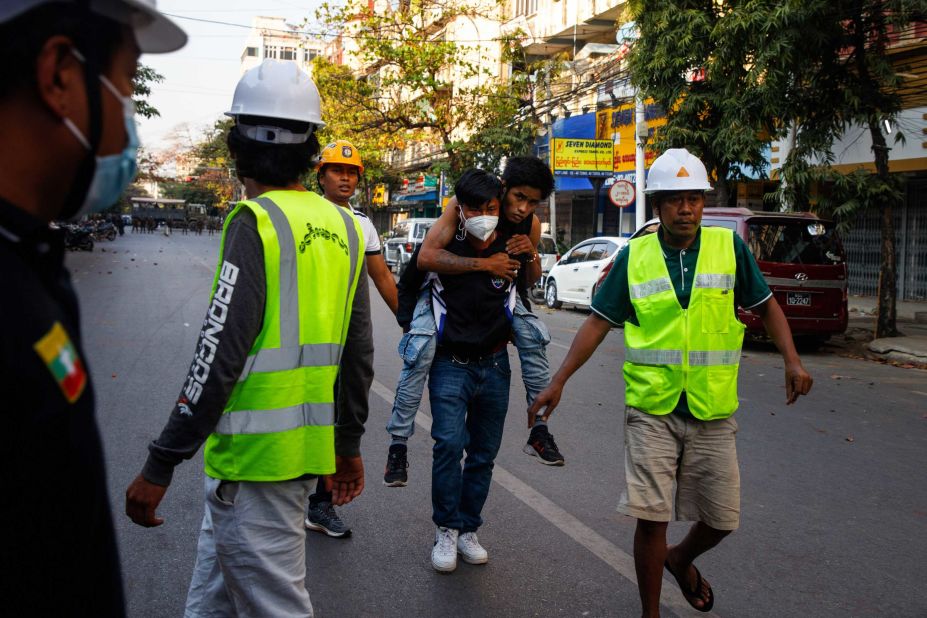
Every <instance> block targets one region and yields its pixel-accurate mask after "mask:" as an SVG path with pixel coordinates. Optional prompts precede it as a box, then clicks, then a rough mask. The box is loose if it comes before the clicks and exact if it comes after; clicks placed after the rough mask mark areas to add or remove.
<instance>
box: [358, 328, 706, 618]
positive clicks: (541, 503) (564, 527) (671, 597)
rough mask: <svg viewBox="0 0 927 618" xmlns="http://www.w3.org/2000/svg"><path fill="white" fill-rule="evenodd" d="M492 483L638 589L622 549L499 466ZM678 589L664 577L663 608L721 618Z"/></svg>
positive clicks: (376, 388) (385, 394)
mask: <svg viewBox="0 0 927 618" xmlns="http://www.w3.org/2000/svg"><path fill="white" fill-rule="evenodd" d="M551 343H553V342H551ZM370 390H372V391H373V392H374V393H376V394H377V395H379V396H380V397H381V398H382V399H383V400H385V401H386V403H388V404H389V405H390V406H392V405H393V397H394V396H395V393H393V391H391V390H390V389H389V388H388V387H387V386H386V385H384V384H383V383H382V382H380V381H379V380H374V381H373V384H371V387H370ZM415 424H416V425H418V426H419V427H421V428H422V429H423V430H424V431H427V432H429V434H430V433H431V417H430V416H428V415H427V414H425V413H424V412H422V411H421V410H419V412H418V414H416V415H415ZM492 480H493V482H494V483H498V484H499V485H501V486H502V487H504V488H505V489H506V490H507V491H508V492H509V493H511V494H512V495H513V496H515V497H516V498H518V499H519V500H521V501H522V502H523V503H524V504H525V505H526V506H528V508H530V509H531V510H532V511H534V512H535V513H537V514H538V515H540V516H541V517H543V518H544V519H546V520H547V521H549V522H550V523H552V524H553V525H554V526H556V527H557V528H558V529H559V530H560V531H561V532H563V533H564V534H566V535H567V536H568V537H570V538H571V539H573V540H574V541H576V542H577V543H579V544H580V545H582V546H583V547H585V548H586V549H588V550H589V551H590V552H592V554H594V555H595V556H596V557H598V558H599V559H600V560H602V562H604V563H605V564H607V565H608V566H610V567H611V568H612V570H614V571H615V572H616V573H618V575H620V576H622V577H623V578H625V579H626V580H628V581H629V582H631V583H632V584H634V586H635V587H636V586H637V576H636V575H635V574H634V558H633V557H632V556H631V555H630V554H628V553H626V552H624V551H622V550H621V549H619V548H618V546H616V545H615V544H614V543H612V542H611V541H609V540H608V539H606V538H605V537H604V536H602V535H601V534H599V533H598V532H596V531H595V530H593V529H592V528H590V527H589V526H587V525H586V524H584V523H583V522H581V521H580V520H578V519H577V518H576V517H574V516H573V515H571V514H570V513H568V512H567V511H565V510H564V509H562V508H561V507H559V506H558V505H557V504H556V503H554V502H553V501H552V500H550V499H549V498H547V497H546V496H544V495H543V494H542V493H541V492H539V491H537V490H536V489H534V488H533V487H531V485H528V484H527V483H525V482H524V481H522V480H521V479H519V478H518V477H517V476H515V475H514V474H512V473H511V472H509V471H508V470H506V469H505V468H503V467H502V466H500V465H499V464H496V465H495V466H494V467H493V474H492ZM678 588H679V586H678V584H676V580H675V579H671V578H666V577H664V578H663V590H662V591H661V594H660V604H661V605H664V606H666V607H668V608H670V609H671V610H673V612H674V613H676V615H678V616H713V617H714V618H718V614H716V613H715V612H698V611H696V610H695V609H694V608H692V606H690V605H689V604H688V602H686V601H685V599H682V598H680V596H681V595H680V592H679V589H678Z"/></svg>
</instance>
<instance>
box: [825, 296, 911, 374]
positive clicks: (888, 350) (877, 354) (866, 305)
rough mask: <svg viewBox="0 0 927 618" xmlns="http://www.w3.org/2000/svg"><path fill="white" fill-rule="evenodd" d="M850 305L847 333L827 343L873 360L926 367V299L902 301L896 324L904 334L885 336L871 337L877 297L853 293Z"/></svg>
mask: <svg viewBox="0 0 927 618" xmlns="http://www.w3.org/2000/svg"><path fill="white" fill-rule="evenodd" d="M848 305H849V309H850V320H849V325H848V326H847V332H846V333H845V334H844V335H843V336H840V337H834V338H833V340H832V341H831V342H828V346H831V345H832V346H834V347H836V348H838V349H842V350H844V351H845V352H846V353H848V354H850V355H854V356H860V357H863V358H868V359H870V360H877V361H887V362H891V363H895V364H899V365H902V366H913V367H919V368H927V301H924V302H914V301H899V302H898V304H897V312H898V317H897V324H898V330H899V331H900V332H901V334H902V336H900V337H887V338H883V339H873V338H872V337H873V334H874V333H875V324H876V311H877V305H878V301H877V298H876V297H875V296H850V297H849V299H848ZM918 319H920V320H921V321H918Z"/></svg>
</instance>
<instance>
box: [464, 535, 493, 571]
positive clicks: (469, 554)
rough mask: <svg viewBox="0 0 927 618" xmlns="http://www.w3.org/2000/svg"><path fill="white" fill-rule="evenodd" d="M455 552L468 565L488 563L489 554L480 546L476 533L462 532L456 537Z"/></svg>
mask: <svg viewBox="0 0 927 618" xmlns="http://www.w3.org/2000/svg"><path fill="white" fill-rule="evenodd" d="M457 551H458V552H460V555H461V556H463V559H464V562H469V563H470V564H486V563H487V562H489V552H487V551H486V550H485V549H483V546H482V545H480V540H479V539H478V538H476V532H464V533H463V534H461V535H460V536H459V537H457Z"/></svg>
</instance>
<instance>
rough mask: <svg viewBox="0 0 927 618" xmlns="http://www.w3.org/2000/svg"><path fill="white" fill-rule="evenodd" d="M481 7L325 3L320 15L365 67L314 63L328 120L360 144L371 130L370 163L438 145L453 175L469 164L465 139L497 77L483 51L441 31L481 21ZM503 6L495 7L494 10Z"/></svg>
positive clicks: (446, 2)
mask: <svg viewBox="0 0 927 618" xmlns="http://www.w3.org/2000/svg"><path fill="white" fill-rule="evenodd" d="M365 4H366V3H365ZM477 7H478V3H473V4H470V3H468V2H466V1H465V0H415V1H412V2H400V3H399V4H398V7H397V8H396V9H395V10H389V9H386V10H382V9H376V10H372V9H369V8H366V7H361V8H358V6H357V4H356V3H353V2H349V3H348V6H346V7H341V8H338V7H332V6H330V5H323V8H322V9H321V11H320V13H319V16H320V17H321V19H322V20H323V22H324V23H326V24H327V25H328V26H330V27H332V28H333V29H335V30H338V31H341V32H343V34H344V36H345V37H349V38H350V40H352V41H354V42H355V43H356V48H357V51H356V52H355V58H354V60H356V63H357V64H359V65H360V66H361V67H363V69H362V71H363V74H362V75H361V76H359V77H358V76H354V75H351V73H350V72H349V71H348V70H347V69H345V68H344V67H338V68H331V67H326V66H325V65H324V63H322V62H319V63H317V65H316V66H317V67H318V68H319V70H318V71H317V72H316V74H315V78H316V80H317V83H318V85H319V89H320V91H321V92H322V96H323V100H324V102H325V111H326V118H330V119H332V120H333V123H335V124H339V123H340V124H341V127H338V128H340V130H341V132H340V134H339V135H338V137H346V138H347V139H351V140H352V141H358V142H362V141H364V140H363V139H362V138H360V137H359V136H362V135H365V134H367V133H368V132H371V131H372V132H373V133H374V137H372V138H367V140H366V142H367V143H366V151H365V160H367V159H370V157H369V156H368V155H367V152H372V153H377V152H386V151H388V150H392V149H396V150H401V149H402V148H404V147H405V146H406V145H407V144H409V143H414V142H418V143H428V144H433V145H435V146H438V147H439V149H440V151H442V152H443V153H444V154H445V155H446V157H447V165H448V167H449V169H450V170H452V171H453V172H455V173H459V171H461V170H462V169H463V166H464V165H465V161H464V158H463V156H462V154H461V150H462V149H463V145H464V143H465V140H464V139H463V137H462V135H465V134H470V133H472V132H473V131H474V130H476V129H477V128H478V127H480V126H483V125H484V124H485V123H486V118H487V112H488V108H489V107H491V106H488V105H487V101H488V100H489V98H490V96H491V95H493V94H495V93H496V92H497V88H498V84H497V78H496V76H495V75H493V73H492V71H491V70H490V68H489V67H488V66H486V65H487V63H484V62H483V61H482V58H480V57H479V54H477V53H476V52H475V51H474V50H475V49H476V48H478V45H471V44H467V43H457V42H454V41H447V40H442V38H441V37H437V36H435V33H436V32H437V31H439V30H440V29H441V28H443V27H445V26H446V25H447V24H449V23H451V22H453V21H454V20H456V19H466V18H470V19H476V18H479V17H480V16H481V14H480V11H479V10H478V8H477ZM497 8H498V6H497V5H496V4H495V3H494V4H493V8H492V9H491V11H495V10H496V9H497ZM493 44H494V45H495V44H498V42H493ZM473 82H475V84H474V83H473ZM490 115H491V112H490ZM332 128H336V127H332ZM327 134H331V133H329V132H327ZM358 147H359V148H360V147H361V146H360V145H359V146H358Z"/></svg>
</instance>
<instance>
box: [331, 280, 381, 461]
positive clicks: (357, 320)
mask: <svg viewBox="0 0 927 618" xmlns="http://www.w3.org/2000/svg"><path fill="white" fill-rule="evenodd" d="M361 264H362V266H361V272H360V279H359V280H358V282H357V291H356V292H355V293H354V303H353V305H352V306H351V321H350V323H349V325H348V335H347V339H346V340H345V344H344V353H343V354H342V355H341V368H340V371H339V375H338V383H337V385H336V387H335V388H336V391H335V393H336V397H337V403H336V406H335V411H336V421H335V453H336V454H337V455H341V456H342V457H357V456H359V455H360V440H361V436H362V435H363V433H364V423H365V422H367V414H368V412H369V405H368V398H369V396H370V385H371V383H373V327H372V325H371V321H370V288H369V281H368V280H367V267H366V264H364V263H363V262H362V263H361Z"/></svg>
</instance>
